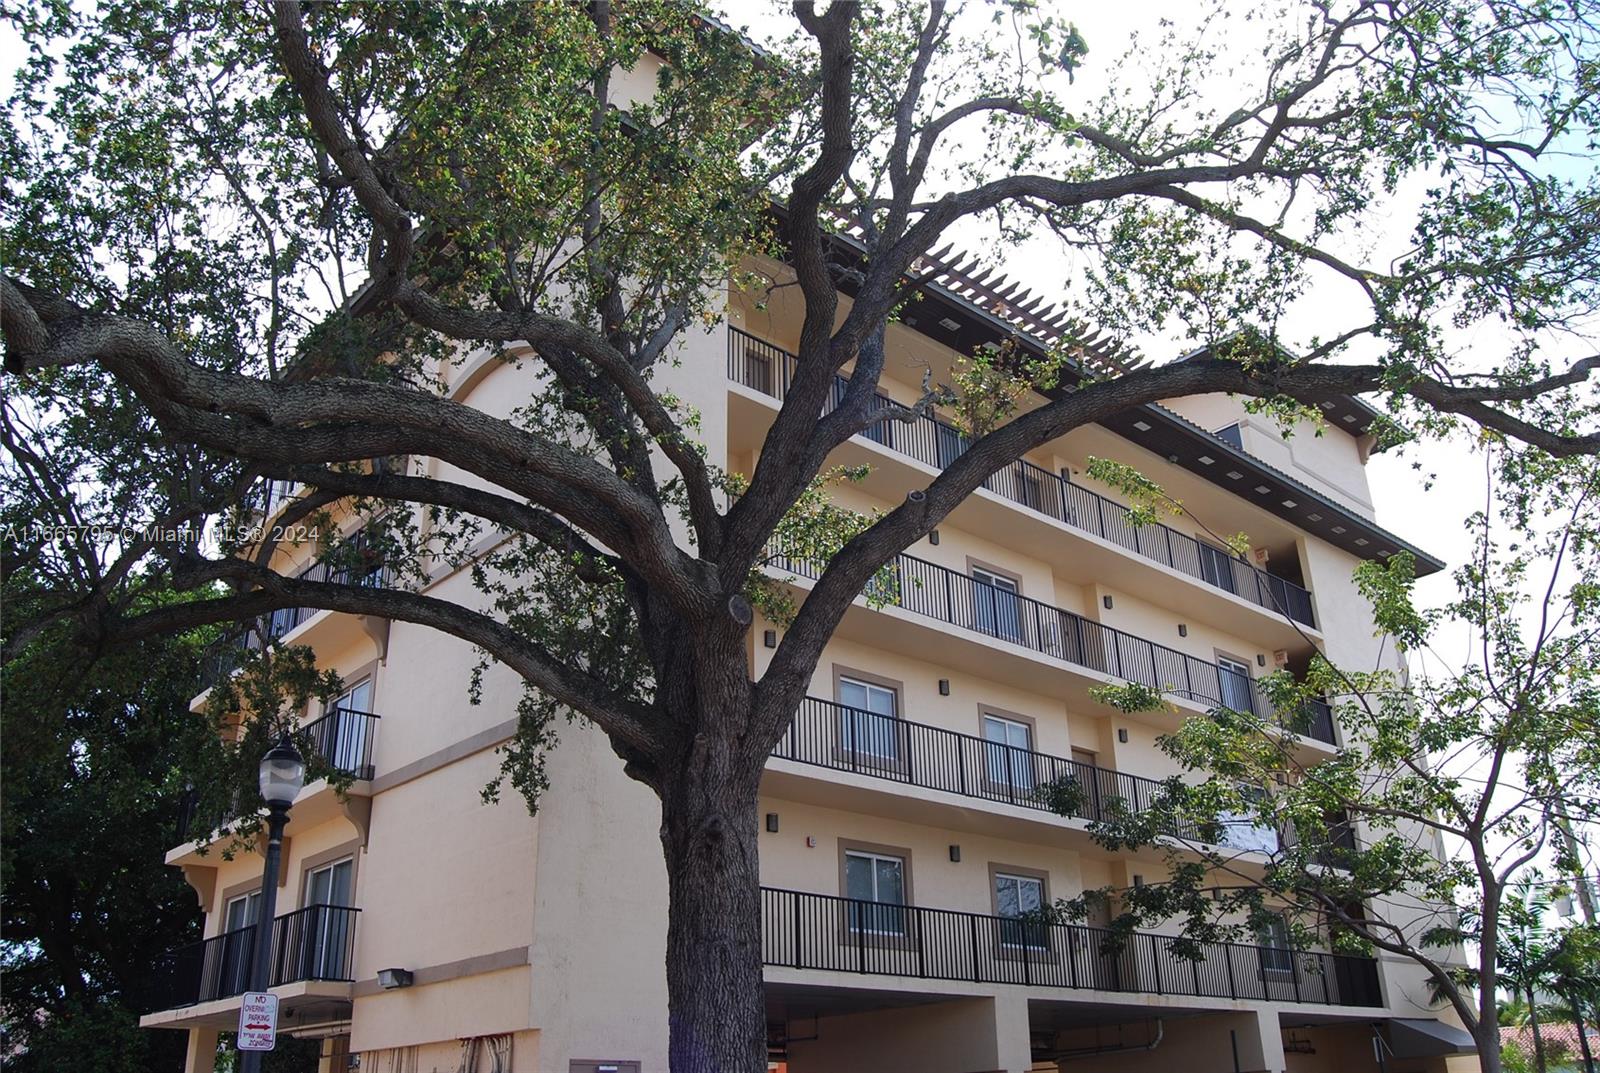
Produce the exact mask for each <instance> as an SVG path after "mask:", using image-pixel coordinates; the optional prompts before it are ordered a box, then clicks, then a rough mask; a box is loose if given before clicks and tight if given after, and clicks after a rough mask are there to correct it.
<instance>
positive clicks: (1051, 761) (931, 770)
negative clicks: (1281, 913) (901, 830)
mask: <svg viewBox="0 0 1600 1073" xmlns="http://www.w3.org/2000/svg"><path fill="white" fill-rule="evenodd" d="M772 755H773V757H775V758H777V759H780V760H792V761H795V762H796V763H800V764H810V765H814V766H816V767H825V768H829V769H831V770H834V771H848V772H851V773H853V774H858V775H868V776H871V777H873V778H878V779H887V780H889V781H891V782H898V783H903V784H905V785H907V786H918V787H921V788H923V789H928V790H941V791H943V792H945V793H950V794H956V795H958V796H960V797H970V798H977V799H979V800H984V801H993V802H997V803H1000V804H1006V805H1014V806H1016V807H1018V808H1026V809H1037V810H1039V811H1041V812H1048V813H1051V814H1052V815H1057V816H1065V817H1068V818H1071V819H1079V820H1085V821H1088V822H1091V823H1093V822H1096V821H1100V820H1105V819H1108V818H1110V817H1111V816H1112V815H1113V814H1114V812H1115V811H1117V810H1126V811H1129V812H1135V813H1138V812H1145V811H1148V810H1149V809H1150V807H1151V806H1152V805H1153V804H1154V803H1156V802H1157V801H1158V800H1159V799H1160V798H1161V797H1162V795H1163V792H1164V791H1163V784H1162V782H1161V781H1160V780H1157V779H1149V778H1145V777H1143V776H1140V775H1129V774H1127V773H1125V772H1121V771H1110V770H1108V769H1106V768H1102V767H1096V766H1095V765H1093V764H1085V763H1082V762H1081V761H1077V760H1068V759H1065V758H1064V757H1059V756H1052V755H1051V754H1049V753H1040V752H1034V751H1033V750H1031V749H1023V748H1020V747H1018V746H1015V745H1006V744H1003V743H1001V742H994V741H989V740H987V739H985V738H979V737H975V736H973V735H971V734H962V733H959V732H957V731H954V730H945V729H944V728H942V727H935V726H929V725H927V724H926V723H914V722H912V721H910V720H909V719H899V718H896V717H894V716H889V715H880V714H877V713H875V712H868V711H863V710H862V709H860V708H852V707H850V706H848V705H844V704H836V703H834V702H833V701H827V700H821V699H819V698H816V697H807V698H806V699H805V700H804V701H803V702H801V705H800V709H799V711H797V712H796V713H795V717H794V720H793V721H792V722H791V723H790V724H789V729H788V731H787V732H785V734H784V736H783V738H782V739H780V740H779V742H778V744H777V747H776V748H774V749H773V750H772ZM1164 833H1165V834H1169V835H1173V836H1175V837H1179V838H1183V839H1185V840H1187V841H1192V842H1211V843H1216V844H1221V845H1234V839H1233V838H1232V837H1231V836H1232V835H1233V834H1234V831H1233V830H1232V828H1230V827H1229V825H1227V824H1226V823H1223V824H1221V825H1219V828H1218V829H1217V830H1212V831H1203V830H1202V829H1201V828H1200V826H1198V825H1193V824H1187V825H1183V826H1181V827H1173V828H1171V829H1168V830H1165V831H1164ZM1268 835H1269V836H1271V837H1272V838H1273V842H1274V844H1273V845H1272V846H1270V847H1267V848H1270V849H1276V848H1277V847H1276V837H1275V835H1273V834H1272V832H1268ZM1237 848H1241V849H1250V848H1257V847H1256V846H1255V845H1248V846H1246V845H1240V846H1238V847H1237Z"/></svg>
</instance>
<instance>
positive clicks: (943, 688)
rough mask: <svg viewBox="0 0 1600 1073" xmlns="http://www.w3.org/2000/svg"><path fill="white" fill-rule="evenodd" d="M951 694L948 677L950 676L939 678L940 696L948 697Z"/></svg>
mask: <svg viewBox="0 0 1600 1073" xmlns="http://www.w3.org/2000/svg"><path fill="white" fill-rule="evenodd" d="M949 695H950V679H948V678H941V679H939V696H941V697H948V696H949Z"/></svg>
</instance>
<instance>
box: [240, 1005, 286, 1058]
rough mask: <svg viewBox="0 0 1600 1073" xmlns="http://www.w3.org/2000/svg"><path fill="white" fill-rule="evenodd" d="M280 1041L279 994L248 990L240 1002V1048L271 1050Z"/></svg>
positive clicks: (243, 1049)
mask: <svg viewBox="0 0 1600 1073" xmlns="http://www.w3.org/2000/svg"><path fill="white" fill-rule="evenodd" d="M277 1042H278V996H277V995H274V994H272V993H271V992H270V991H246V992H245V993H244V994H243V995H242V996H241V1001H240V1003H239V1049H240V1050H241V1051H270V1050H272V1048H273V1046H274V1045H276V1044H277Z"/></svg>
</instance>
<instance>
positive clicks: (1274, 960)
mask: <svg viewBox="0 0 1600 1073" xmlns="http://www.w3.org/2000/svg"><path fill="white" fill-rule="evenodd" d="M1272 920H1273V924H1276V926H1277V927H1276V928H1274V927H1273V924H1269V925H1268V926H1267V927H1266V928H1264V929H1262V930H1261V931H1258V932H1257V933H1256V942H1257V944H1258V945H1259V946H1260V948H1261V972H1262V975H1264V976H1292V975H1294V947H1292V946H1290V945H1289V922H1288V921H1287V920H1286V919H1284V917H1283V915H1282V914H1274V915H1273V918H1272ZM1280 928H1281V929H1282V932H1281V934H1273V933H1274V932H1276V931H1277V930H1278V929H1280ZM1280 940H1281V941H1282V943H1283V945H1282V946H1279V945H1277V944H1278V942H1279V941H1280Z"/></svg>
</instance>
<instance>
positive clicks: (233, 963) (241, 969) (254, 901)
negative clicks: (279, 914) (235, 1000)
mask: <svg viewBox="0 0 1600 1073" xmlns="http://www.w3.org/2000/svg"><path fill="white" fill-rule="evenodd" d="M260 918H261V892H260V891H259V890H253V891H251V892H250V893H249V894H241V895H239V896H238V897H237V898H229V899H228V904H227V905H226V906H225V907H224V908H223V916H222V935H221V936H220V938H219V940H218V944H217V945H218V946H219V948H220V949H219V952H218V953H217V955H216V960H215V962H213V963H212V965H206V966H204V967H202V969H201V971H202V973H209V972H215V973H216V977H215V979H213V980H202V982H201V987H202V990H203V993H205V994H207V995H212V996H216V997H221V996H224V995H237V994H238V993H239V992H241V991H243V990H245V989H246V988H248V987H249V986H250V962H251V960H252V957H251V955H252V954H254V952H255V943H256V930H255V928H254V927H252V925H253V924H255V923H256V922H257V921H258V920H260ZM213 965H214V968H213Z"/></svg>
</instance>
